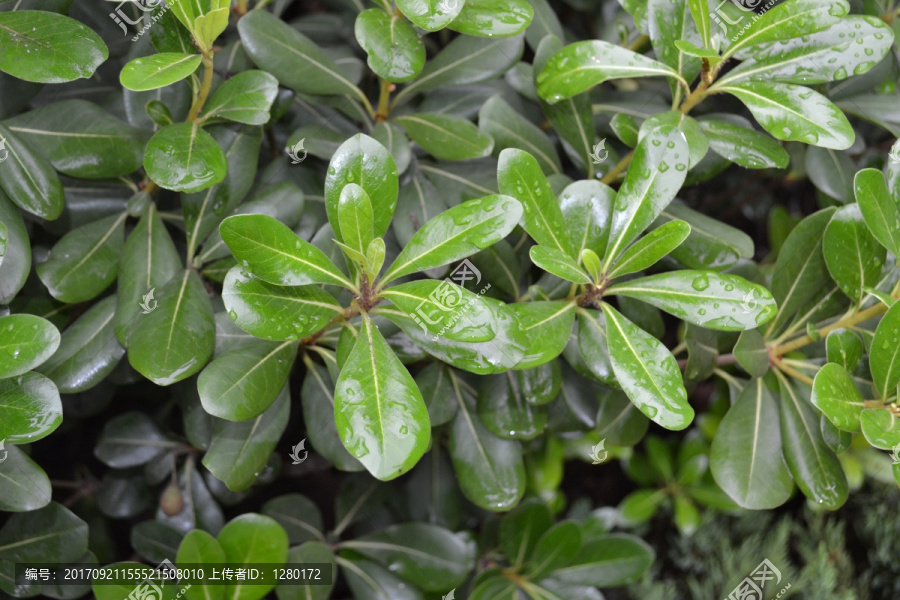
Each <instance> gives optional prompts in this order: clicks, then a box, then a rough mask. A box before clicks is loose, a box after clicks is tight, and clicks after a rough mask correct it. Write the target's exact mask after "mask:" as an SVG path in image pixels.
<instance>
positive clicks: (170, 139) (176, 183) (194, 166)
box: [144, 123, 228, 192]
mask: <svg viewBox="0 0 900 600" xmlns="http://www.w3.org/2000/svg"><path fill="white" fill-rule="evenodd" d="M144 168H145V169H146V170H147V175H149V176H150V178H151V179H152V180H153V181H155V182H156V183H157V184H158V185H159V186H160V187H163V188H165V189H167V190H174V191H176V192H199V191H200V190H204V189H206V188H208V187H211V186H213V185H215V184H217V183H219V182H221V181H222V180H223V179H225V174H226V173H227V172H228V162H227V160H226V159H225V153H224V152H222V148H220V147H219V144H218V143H217V142H216V140H215V138H213V136H211V135H209V134H208V133H207V132H206V131H204V130H203V128H201V127H200V125H198V124H197V123H176V124H175V125H167V126H165V127H163V128H161V129H160V130H159V131H157V132H156V134H154V136H153V137H152V138H150V142H149V143H148V144H147V152H146V154H145V155H144Z"/></svg>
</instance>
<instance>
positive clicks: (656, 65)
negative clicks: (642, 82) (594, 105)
mask: <svg viewBox="0 0 900 600" xmlns="http://www.w3.org/2000/svg"><path fill="white" fill-rule="evenodd" d="M659 75H663V76H668V77H675V78H678V77H679V75H678V74H677V73H676V72H675V71H674V70H672V69H671V68H670V67H668V66H666V65H664V64H662V63H660V62H657V61H655V60H653V59H650V58H646V57H645V56H643V55H641V54H636V53H634V52H632V51H631V50H628V49H627V48H623V47H621V46H618V45H616V44H611V43H609V42H605V41H601V40H588V41H582V42H576V43H574V44H569V45H568V46H566V47H565V48H563V49H562V50H560V51H559V52H557V53H556V54H554V55H553V56H552V57H551V58H550V60H549V61H547V65H546V66H545V67H544V68H543V70H542V71H541V73H540V75H538V76H537V86H538V87H537V91H538V94H539V95H540V97H541V98H544V99H546V100H551V101H554V102H556V101H559V100H565V99H566V98H571V97H572V96H575V95H576V94H580V93H582V92H586V91H587V90H589V89H591V88H592V87H594V86H595V85H598V84H601V83H603V82H604V81H609V80H610V79H622V78H633V77H654V76H659Z"/></svg>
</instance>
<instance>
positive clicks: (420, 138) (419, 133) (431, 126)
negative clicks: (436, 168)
mask: <svg viewBox="0 0 900 600" xmlns="http://www.w3.org/2000/svg"><path fill="white" fill-rule="evenodd" d="M394 122H395V123H398V124H400V125H401V126H402V127H403V129H405V130H406V133H407V134H408V135H409V137H410V138H412V140H413V141H414V142H416V143H417V144H419V145H420V146H421V147H422V149H424V150H425V152H427V153H429V154H430V155H432V156H434V157H435V158H437V159H438V160H468V159H472V158H480V157H483V156H488V155H490V153H491V151H492V150H493V149H494V138H492V137H491V136H490V135H488V134H487V133H484V132H482V131H479V129H478V127H476V126H475V125H473V124H472V122H471V121H469V120H468V119H464V118H462V117H457V116H454V115H439V114H429V113H415V114H410V115H403V116H400V117H396V118H395V119H394Z"/></svg>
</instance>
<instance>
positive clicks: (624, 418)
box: [596, 391, 650, 446]
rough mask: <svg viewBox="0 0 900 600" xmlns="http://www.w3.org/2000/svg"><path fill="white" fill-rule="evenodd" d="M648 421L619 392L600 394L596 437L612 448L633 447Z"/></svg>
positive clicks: (645, 430)
mask: <svg viewBox="0 0 900 600" xmlns="http://www.w3.org/2000/svg"><path fill="white" fill-rule="evenodd" d="M649 424H650V421H648V420H647V417H645V416H644V415H643V414H641V412H640V411H639V410H638V409H637V407H636V406H635V405H634V404H632V403H631V402H630V401H629V399H628V396H626V395H625V394H624V393H622V392H619V391H609V392H603V393H601V394H600V408H599V409H598V410H597V426H596V431H597V436H598V437H600V438H601V439H605V440H606V441H607V442H608V443H609V444H610V445H612V446H634V445H635V444H637V443H638V442H639V441H640V440H641V438H643V437H644V434H646V433H647V428H648V426H649Z"/></svg>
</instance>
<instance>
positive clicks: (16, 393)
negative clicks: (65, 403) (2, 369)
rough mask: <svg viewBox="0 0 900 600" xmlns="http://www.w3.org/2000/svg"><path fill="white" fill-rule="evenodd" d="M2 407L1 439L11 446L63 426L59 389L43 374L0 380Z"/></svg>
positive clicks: (31, 373)
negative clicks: (3, 415) (61, 424)
mask: <svg viewBox="0 0 900 600" xmlns="http://www.w3.org/2000/svg"><path fill="white" fill-rule="evenodd" d="M5 318H9V317H5ZM2 323H3V321H2V320H0V324H2ZM0 407H2V409H3V410H4V412H6V415H5V417H4V419H3V422H2V423H0V440H4V441H6V442H7V443H10V444H27V443H31V442H36V441H37V440H39V439H41V438H44V437H47V436H48V435H50V433H51V432H52V431H53V430H54V429H56V428H57V427H59V424H60V423H62V416H63V414H62V401H61V400H60V397H59V390H57V389H56V385H54V384H53V382H52V381H50V379H48V378H47V377H44V376H43V375H41V374H40V373H33V372H30V373H24V374H23V375H20V376H19V377H15V376H13V377H4V378H0Z"/></svg>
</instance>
